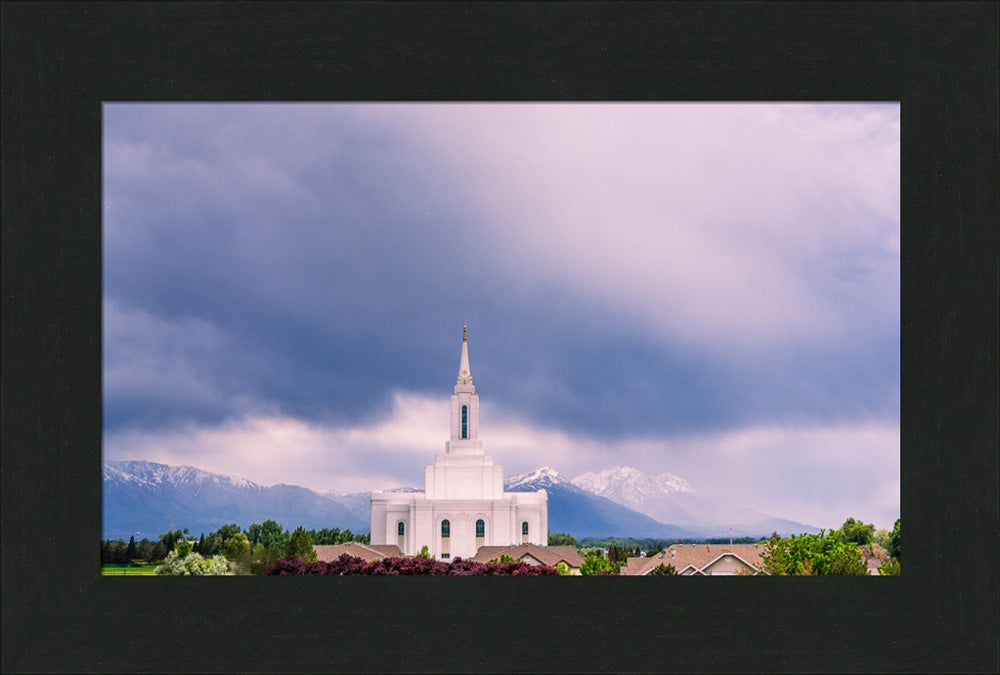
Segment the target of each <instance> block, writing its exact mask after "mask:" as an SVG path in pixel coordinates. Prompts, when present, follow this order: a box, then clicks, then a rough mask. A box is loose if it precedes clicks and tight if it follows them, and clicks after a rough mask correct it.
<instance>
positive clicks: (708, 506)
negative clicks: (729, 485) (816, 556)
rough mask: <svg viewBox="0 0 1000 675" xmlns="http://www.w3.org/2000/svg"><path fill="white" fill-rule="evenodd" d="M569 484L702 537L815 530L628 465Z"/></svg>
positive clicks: (815, 529) (670, 475)
mask: <svg viewBox="0 0 1000 675" xmlns="http://www.w3.org/2000/svg"><path fill="white" fill-rule="evenodd" d="M572 483H573V485H575V486H577V487H579V488H582V489H584V490H587V491H588V492H591V493H593V494H597V495H601V496H602V497H607V498H608V499H610V500H612V501H614V502H616V503H618V504H621V505H623V506H627V507H629V508H631V509H634V510H636V511H638V512H640V513H644V514H645V515H647V516H649V517H650V518H654V519H656V520H659V521H663V522H669V523H675V524H677V525H679V526H681V527H684V528H687V529H689V530H694V531H696V532H699V533H700V534H701V535H702V536H706V537H724V536H728V535H729V534H730V528H731V533H732V535H733V536H737V537H739V536H748V535H749V536H765V535H769V534H771V533H772V532H777V533H778V534H781V535H788V534H801V533H803V532H818V531H819V529H818V528H815V527H812V526H811V525H804V524H802V523H797V522H794V521H791V520H785V519H783V518H775V517H774V516H770V515H767V514H765V513H760V512H759V511H754V510H753V509H748V508H746V507H743V506H740V505H738V504H735V503H733V502H732V501H730V500H728V499H725V498H723V497H719V496H713V495H708V494H704V495H703V494H700V493H699V492H697V491H696V490H695V489H694V488H693V487H692V486H691V484H690V483H688V482H687V481H686V480H684V479H683V478H679V477H677V476H674V475H672V474H669V473H664V474H660V475H658V476H649V475H647V474H644V473H642V472H641V471H639V470H637V469H633V468H632V467H628V466H616V467H614V468H612V469H606V470H604V471H601V472H598V473H585V474H583V475H580V476H577V477H576V478H574V479H573V480H572Z"/></svg>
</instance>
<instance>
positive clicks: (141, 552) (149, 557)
mask: <svg viewBox="0 0 1000 675" xmlns="http://www.w3.org/2000/svg"><path fill="white" fill-rule="evenodd" d="M135 552H136V557H137V558H139V559H140V560H145V561H146V562H151V561H153V560H155V558H153V542H151V541H150V540H149V539H146V538H145V537H143V539H142V541H140V542H139V544H138V545H137V546H136V549H135Z"/></svg>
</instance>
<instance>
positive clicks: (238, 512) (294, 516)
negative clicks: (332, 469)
mask: <svg viewBox="0 0 1000 675" xmlns="http://www.w3.org/2000/svg"><path fill="white" fill-rule="evenodd" d="M504 489H505V490H506V491H508V492H529V491H534V490H539V489H545V490H546V491H547V492H548V501H549V511H548V518H549V532H567V533H570V534H573V535H574V536H576V537H578V538H582V537H587V536H594V537H610V536H620V537H636V538H643V537H651V538H660V539H673V538H699V537H710V536H726V535H729V534H730V533H731V534H732V535H733V536H742V535H751V536H762V535H767V534H770V533H771V532H772V531H776V532H778V533H779V534H789V533H801V532H815V531H818V530H817V529H816V528H813V527H810V526H808V525H803V524H801V523H795V522H793V521H788V520H783V519H780V518H774V517H772V516H768V515H766V514H762V513H758V512H756V511H752V510H750V509H746V508H743V507H740V506H738V505H736V504H734V503H732V502H731V501H729V500H726V499H723V498H720V497H714V496H710V495H702V494H700V493H698V492H696V491H695V490H694V488H693V487H692V486H691V485H690V484H688V483H687V481H685V480H684V479H682V478H678V477H677V476H672V475H670V474H661V475H659V476H655V477H653V476H647V475H646V474H643V473H642V472H640V471H638V470H636V469H632V468H630V467H615V468H613V469H608V470H606V471H602V472H600V473H586V474H583V475H581V476H577V477H576V478H574V479H572V480H568V479H567V478H565V477H563V476H562V475H560V474H559V472H558V471H556V470H554V469H551V468H549V467H543V468H541V469H537V470H535V471H532V472H529V473H523V474H518V475H515V476H511V477H510V478H508V479H507V480H506V481H505V482H504ZM393 491H396V492H419V491H420V490H419V489H418V488H415V487H404V488H396V489H394V490H393ZM103 495H104V507H103V508H104V523H103V528H102V531H103V535H102V536H104V537H105V538H112V539H116V538H118V537H122V538H125V539H127V538H128V537H129V536H132V535H136V539H141V538H143V537H146V538H149V539H155V538H156V537H158V536H159V534H161V533H163V532H167V531H168V530H171V529H176V528H180V527H187V528H188V529H189V530H190V531H191V533H192V534H195V535H196V534H199V533H201V532H205V533H208V532H211V531H214V530H217V529H218V528H219V527H221V526H222V525H224V524H226V523H237V524H239V525H240V526H242V527H247V526H249V525H250V523H253V522H257V523H260V522H263V521H264V520H267V519H272V520H275V521H277V522H279V523H280V524H281V525H283V526H284V527H285V528H286V529H291V528H294V527H296V526H298V525H303V526H305V527H306V528H307V529H321V528H324V527H330V528H332V527H338V528H340V529H341V530H345V529H350V530H352V531H353V532H367V531H368V529H369V495H370V492H369V491H365V492H356V493H350V494H342V493H337V492H333V491H320V492H317V491H314V490H310V489H308V488H304V487H300V486H297V485H285V484H278V485H272V486H263V485H258V484H257V483H254V482H252V481H248V480H246V479H243V478H239V477H236V476H227V475H222V474H216V473H210V472H208V471H203V470H201V469H198V468H195V467H191V466H170V465H166V464H158V463H155V462H147V461H141V460H131V461H116V462H105V463H104V467H103ZM730 528H731V531H730Z"/></svg>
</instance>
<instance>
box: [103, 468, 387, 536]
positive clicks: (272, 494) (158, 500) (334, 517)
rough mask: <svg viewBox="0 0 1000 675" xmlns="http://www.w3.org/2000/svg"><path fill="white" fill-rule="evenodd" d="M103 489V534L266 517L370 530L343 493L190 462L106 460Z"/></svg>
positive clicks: (151, 532) (200, 527) (289, 523)
mask: <svg viewBox="0 0 1000 675" xmlns="http://www.w3.org/2000/svg"><path fill="white" fill-rule="evenodd" d="M103 488H104V489H103V494H104V505H103V512H104V513H103V515H104V523H103V528H102V529H103V533H104V534H103V536H104V537H105V538H117V537H124V538H127V537H129V536H131V535H133V534H135V533H136V532H139V533H141V535H140V537H147V538H149V539H154V538H155V537H157V536H159V535H160V534H162V533H163V532H167V531H168V530H170V529H171V528H172V527H173V528H179V527H187V528H189V529H190V531H191V533H192V534H194V533H200V532H202V531H204V532H206V533H207V532H209V531H212V530H216V529H218V528H219V527H221V526H222V525H224V524H226V523H237V524H238V525H240V526H242V527H246V526H248V525H250V523H252V522H258V523H259V522H263V521H264V520H267V519H269V518H270V519H273V520H276V521H278V522H279V523H281V524H282V525H283V526H285V527H286V528H294V527H296V526H298V525H304V526H305V527H307V528H323V527H339V528H340V529H351V530H353V531H355V532H367V531H368V516H367V514H366V515H365V517H364V518H359V517H358V516H357V515H356V513H354V512H353V511H352V510H351V509H349V508H348V507H346V506H345V505H344V504H341V503H340V501H341V499H342V498H337V497H333V498H331V497H329V496H324V495H321V494H319V493H317V492H314V491H312V490H309V489H307V488H304V487H299V486H297V485H284V484H279V485H272V486H269V487H266V486H263V485H258V484H257V483H254V482H252V481H249V480H246V479H245V478H240V477H238V476H226V475H223V474H217V473H211V472H208V471H203V470H201V469H198V468H195V467H192V466H170V465H167V464H158V463H155V462H146V461H139V460H133V461H120V462H106V463H105V464H104V466H103Z"/></svg>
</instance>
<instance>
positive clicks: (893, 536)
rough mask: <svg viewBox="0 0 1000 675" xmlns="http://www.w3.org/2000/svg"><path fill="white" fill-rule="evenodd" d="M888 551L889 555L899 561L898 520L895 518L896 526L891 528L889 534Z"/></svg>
mask: <svg viewBox="0 0 1000 675" xmlns="http://www.w3.org/2000/svg"><path fill="white" fill-rule="evenodd" d="M888 549H889V555H891V556H892V557H893V558H895V559H896V560H899V518H896V524H895V525H893V526H892V532H890V533H889V546H888Z"/></svg>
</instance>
